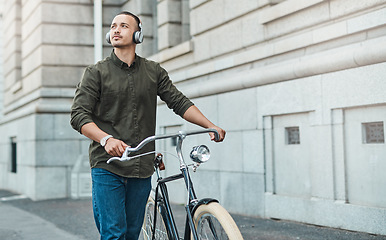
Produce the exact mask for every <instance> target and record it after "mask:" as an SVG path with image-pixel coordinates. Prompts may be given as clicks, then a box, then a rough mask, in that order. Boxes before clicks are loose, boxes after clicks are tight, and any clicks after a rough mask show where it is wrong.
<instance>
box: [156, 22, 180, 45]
mask: <svg viewBox="0 0 386 240" xmlns="http://www.w3.org/2000/svg"><path fill="white" fill-rule="evenodd" d="M158 37H159V38H158V49H159V50H162V49H165V48H170V47H173V46H176V45H178V44H179V43H181V25H180V24H172V23H168V24H165V25H163V26H161V27H159V28H158Z"/></svg>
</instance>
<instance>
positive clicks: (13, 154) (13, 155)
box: [11, 137, 17, 173]
mask: <svg viewBox="0 0 386 240" xmlns="http://www.w3.org/2000/svg"><path fill="white" fill-rule="evenodd" d="M11 172H12V173H16V172H17V141H16V137H12V138H11Z"/></svg>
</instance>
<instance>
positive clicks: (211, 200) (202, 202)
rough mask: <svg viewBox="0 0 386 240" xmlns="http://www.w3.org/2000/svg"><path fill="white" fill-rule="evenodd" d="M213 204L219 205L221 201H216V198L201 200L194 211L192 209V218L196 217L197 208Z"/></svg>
mask: <svg viewBox="0 0 386 240" xmlns="http://www.w3.org/2000/svg"><path fill="white" fill-rule="evenodd" d="M211 202H216V203H218V202H219V201H218V200H217V199H214V198H203V199H200V200H199V201H198V202H197V204H196V205H194V207H193V209H192V217H193V216H194V213H195V212H196V210H197V208H198V207H199V206H201V205H207V204H209V203H211Z"/></svg>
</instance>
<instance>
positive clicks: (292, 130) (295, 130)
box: [285, 127, 300, 145]
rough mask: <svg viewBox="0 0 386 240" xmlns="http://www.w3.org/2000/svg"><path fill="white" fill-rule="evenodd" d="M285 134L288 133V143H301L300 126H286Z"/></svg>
mask: <svg viewBox="0 0 386 240" xmlns="http://www.w3.org/2000/svg"><path fill="white" fill-rule="evenodd" d="M285 134H286V144H288V145H293V144H300V131H299V127H286V128H285Z"/></svg>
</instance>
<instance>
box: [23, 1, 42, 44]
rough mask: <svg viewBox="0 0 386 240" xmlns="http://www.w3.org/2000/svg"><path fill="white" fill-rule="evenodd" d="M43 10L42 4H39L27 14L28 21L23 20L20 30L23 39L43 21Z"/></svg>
mask: <svg viewBox="0 0 386 240" xmlns="http://www.w3.org/2000/svg"><path fill="white" fill-rule="evenodd" d="M42 16H43V10H42V4H39V6H37V7H36V8H34V10H33V12H31V14H29V15H28V21H25V22H23V24H22V26H21V32H22V33H23V34H22V38H23V41H24V40H25V39H27V37H28V36H30V35H31V34H32V33H33V32H34V31H36V29H37V28H38V26H39V25H40V24H41V23H42V21H43V17H42Z"/></svg>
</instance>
